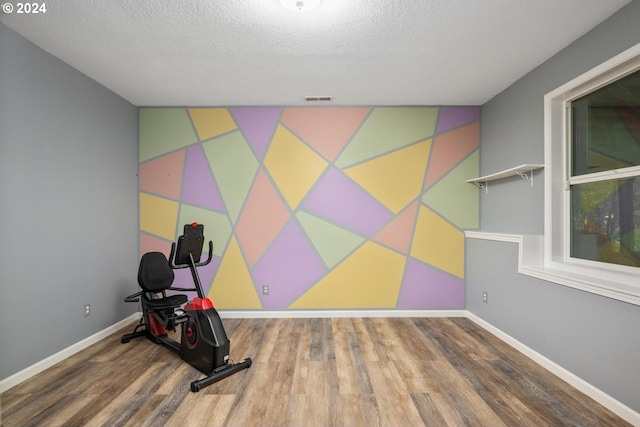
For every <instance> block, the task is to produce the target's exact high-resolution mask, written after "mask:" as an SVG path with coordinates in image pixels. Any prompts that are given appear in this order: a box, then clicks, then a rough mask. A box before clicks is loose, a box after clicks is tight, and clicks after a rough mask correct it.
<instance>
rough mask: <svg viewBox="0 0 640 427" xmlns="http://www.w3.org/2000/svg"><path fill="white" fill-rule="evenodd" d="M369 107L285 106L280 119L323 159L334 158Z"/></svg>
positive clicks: (369, 109)
mask: <svg viewBox="0 0 640 427" xmlns="http://www.w3.org/2000/svg"><path fill="white" fill-rule="evenodd" d="M369 111H371V108H303V107H298V108H287V109H285V110H284V113H283V115H282V119H281V120H280V121H281V122H282V124H284V125H285V126H286V127H287V128H289V129H290V130H291V131H292V132H293V133H295V134H296V135H297V136H298V137H299V138H301V139H302V140H303V141H304V142H306V143H307V144H309V145H310V146H312V147H313V148H314V149H315V150H317V151H318V152H319V153H320V154H321V155H322V156H323V157H324V158H325V159H327V160H331V161H333V160H335V158H336V157H337V156H338V154H339V153H340V151H341V150H342V148H343V147H344V146H345V145H346V144H347V142H349V140H350V139H351V137H352V136H353V134H354V133H355V132H356V130H357V129H358V128H359V127H360V125H361V124H362V122H363V121H364V119H365V118H366V117H367V115H368V114H369Z"/></svg>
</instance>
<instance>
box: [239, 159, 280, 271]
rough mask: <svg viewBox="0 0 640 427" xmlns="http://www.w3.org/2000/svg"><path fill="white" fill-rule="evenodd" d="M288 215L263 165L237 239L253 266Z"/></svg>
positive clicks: (251, 193) (248, 200)
mask: <svg viewBox="0 0 640 427" xmlns="http://www.w3.org/2000/svg"><path fill="white" fill-rule="evenodd" d="M289 217H290V214H289V210H288V209H287V207H286V205H285V204H284V202H283V201H282V199H281V198H280V196H279V194H278V192H277V191H276V189H275V188H274V187H273V184H272V183H271V181H270V180H269V178H268V177H267V174H266V173H265V172H264V170H262V169H261V170H260V171H259V172H258V176H257V177H256V180H255V182H254V184H253V188H252V189H251V192H250V193H249V196H248V197H247V200H246V202H245V205H244V208H243V210H242V214H241V215H240V218H239V219H238V224H237V226H236V235H237V236H238V242H239V243H240V246H242V250H243V251H244V254H245V257H246V259H247V263H248V264H249V266H250V267H253V265H254V264H255V263H256V262H257V261H258V259H259V258H260V256H262V254H263V252H264V251H265V250H266V249H267V248H268V247H269V245H270V244H271V242H272V241H273V239H274V238H275V237H276V235H277V234H278V233H279V232H280V230H282V227H284V226H285V224H286V223H287V221H288V220H289Z"/></svg>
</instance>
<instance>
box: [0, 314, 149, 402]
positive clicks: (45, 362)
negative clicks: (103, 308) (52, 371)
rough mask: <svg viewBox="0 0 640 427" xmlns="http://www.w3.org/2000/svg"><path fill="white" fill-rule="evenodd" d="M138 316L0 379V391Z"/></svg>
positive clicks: (98, 339)
mask: <svg viewBox="0 0 640 427" xmlns="http://www.w3.org/2000/svg"><path fill="white" fill-rule="evenodd" d="M139 318H140V313H135V314H132V315H131V316H129V317H127V318H126V319H123V320H121V321H119V322H118V323H116V324H114V325H111V326H109V327H108V328H106V329H103V330H102V331H100V332H97V333H95V334H93V335H91V336H90V337H87V338H85V339H83V340H82V341H79V342H77V343H75V344H73V345H71V346H69V347H67V348H65V349H64V350H61V351H59V352H57V353H56V354H53V355H51V356H49V357H47V358H46V359H43V360H41V361H39V362H37V363H35V364H33V365H31V366H29V367H28V368H25V369H23V370H22V371H20V372H16V373H15V374H13V375H11V376H10V377H8V378H5V379H3V380H2V381H0V393H4V392H5V391H7V390H9V389H10V388H12V387H14V386H16V385H18V384H20V383H21V382H23V381H26V380H28V379H29V378H31V377H32V376H34V375H36V374H39V373H40V372H42V371H44V370H45V369H48V368H50V367H52V366H53V365H55V364H56V363H58V362H62V361H63V360H65V359H66V358H68V357H71V356H73V355H74V354H76V353H78V352H79V351H81V350H84V349H85V348H87V347H89V346H90V345H93V344H95V343H97V342H98V341H100V340H102V339H104V338H106V337H108V336H109V335H111V334H112V333H114V332H116V331H118V330H119V329H121V328H122V327H124V326H127V325H128V324H129V323H131V322H134V321H136V320H138V319H139Z"/></svg>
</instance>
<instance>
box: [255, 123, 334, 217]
mask: <svg viewBox="0 0 640 427" xmlns="http://www.w3.org/2000/svg"><path fill="white" fill-rule="evenodd" d="M264 165H265V166H266V167H267V170H268V171H269V173H270V174H271V176H272V177H273V180H274V181H275V183H276V185H277V186H278V188H279V189H280V191H281V192H282V195H283V196H284V198H285V200H286V201H287V203H288V204H289V207H290V208H291V209H295V208H296V207H297V206H298V204H299V203H300V202H301V201H302V198H303V197H304V196H305V195H306V194H307V192H308V191H309V189H310V188H311V187H312V186H313V184H315V182H316V181H317V180H318V178H319V177H320V175H321V174H322V172H323V171H324V170H325V168H326V167H327V162H326V161H325V160H324V159H322V157H320V156H319V155H317V154H316V153H315V152H314V151H313V150H312V149H310V148H309V147H307V146H306V145H305V144H304V143H303V142H302V141H300V140H299V139H298V138H296V136H295V135H293V134H292V133H291V132H289V131H288V130H287V129H286V128H284V127H282V126H278V129H277V130H276V133H275V135H274V136H273V140H272V141H271V146H270V147H269V151H268V152H267V155H266V156H265V158H264Z"/></svg>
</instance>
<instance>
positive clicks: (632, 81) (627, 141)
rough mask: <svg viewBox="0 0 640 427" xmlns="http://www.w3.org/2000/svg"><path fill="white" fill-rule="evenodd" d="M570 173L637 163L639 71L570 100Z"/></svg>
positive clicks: (639, 162) (639, 148)
mask: <svg viewBox="0 0 640 427" xmlns="http://www.w3.org/2000/svg"><path fill="white" fill-rule="evenodd" d="M571 118H572V120H571V121H572V137H571V148H572V162H571V166H572V167H571V175H572V176H576V175H584V174H587V173H594V172H602V171H607V170H611V169H619V168H625V167H629V166H637V165H640V71H636V72H635V73H633V74H630V75H628V76H626V77H624V78H622V79H620V80H617V81H615V82H613V83H611V84H609V85H607V86H605V87H603V88H601V89H598V90H597V91H595V92H591V93H590V94H588V95H585V96H583V97H581V98H578V99H576V100H575V101H573V102H571Z"/></svg>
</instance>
